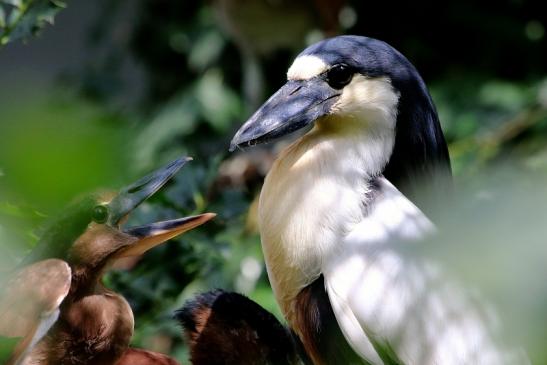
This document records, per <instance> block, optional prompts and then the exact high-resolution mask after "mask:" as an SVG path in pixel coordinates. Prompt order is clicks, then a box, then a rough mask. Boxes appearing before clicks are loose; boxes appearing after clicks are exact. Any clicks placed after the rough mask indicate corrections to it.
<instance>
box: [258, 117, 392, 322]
mask: <svg viewBox="0 0 547 365" xmlns="http://www.w3.org/2000/svg"><path fill="white" fill-rule="evenodd" d="M323 122H324V123H319V124H318V125H317V126H316V127H315V128H314V129H313V130H312V131H311V132H309V133H308V134H306V135H305V136H304V137H302V138H301V139H299V140H298V141H296V142H295V143H293V144H292V145H291V146H290V147H288V148H287V149H286V150H284V151H283V152H282V153H281V155H280V156H279V158H278V159H277V160H276V162H275V163H274V166H273V167H272V169H271V171H270V173H269V174H268V176H267V177H266V181H265V183H264V187H263V189H262V193H261V196H260V206H259V224H260V233H261V239H262V245H263V250H264V255H265V258H266V263H267V267H268V273H269V276H270V281H271V284H272V287H273V289H274V292H275V294H276V297H277V300H278V302H279V303H280V305H281V307H282V310H283V312H284V314H285V316H286V317H287V319H288V320H289V321H290V320H291V317H292V312H293V310H292V308H291V302H292V300H293V299H294V297H295V296H296V295H297V294H298V292H299V291H300V290H301V289H302V288H304V287H305V286H307V285H308V284H310V283H311V282H313V281H314V280H315V279H316V278H317V277H318V276H319V275H320V274H321V272H322V269H323V267H324V265H323V263H324V260H325V259H326V258H328V257H329V256H331V255H336V249H337V248H339V246H338V247H337V243H339V242H341V239H342V238H343V237H344V236H345V235H346V233H347V232H348V231H349V230H350V229H351V227H353V226H354V225H355V224H356V223H358V222H359V221H360V220H361V219H362V218H363V215H364V209H363V208H364V207H363V204H366V203H367V202H366V201H365V197H366V196H367V192H368V191H369V189H370V185H369V181H370V179H371V178H373V177H374V176H376V175H378V174H379V172H380V171H381V170H382V168H383V167H384V165H385V163H386V162H387V159H388V158H389V155H390V153H391V149H392V147H393V137H394V135H393V133H392V132H391V133H385V134H384V135H382V134H381V133H379V132H378V131H376V132H373V133H371V131H368V133H367V132H366V129H367V128H364V130H363V131H359V130H354V128H351V129H352V130H351V131H350V130H349V129H348V130H347V131H341V130H331V129H329V128H328V124H330V122H327V121H323ZM344 122H349V121H344V120H337V121H336V123H337V124H338V123H344ZM346 132H347V133H346ZM350 132H351V133H350Z"/></svg>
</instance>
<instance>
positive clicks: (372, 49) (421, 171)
mask: <svg viewBox="0 0 547 365" xmlns="http://www.w3.org/2000/svg"><path fill="white" fill-rule="evenodd" d="M342 65H347V68H346V67H345V66H342ZM350 71H352V72H350ZM325 73H326V81H327V82H325V78H323V77H321V75H325ZM310 124H311V125H313V128H312V129H311V130H310V131H308V132H307V133H306V134H304V135H303V136H302V137H300V138H299V139H297V140H296V141H295V142H294V143H293V144H291V145H290V146H289V147H287V148H285V149H284V150H283V151H282V152H281V153H280V154H279V156H278V158H277V160H276V161H275V162H274V164H273V166H272V168H271V170H270V171H269V173H268V175H267V176H266V179H265V181H264V186H263V188H262V191H261V194H260V201H259V209H258V211H259V213H258V214H259V217H258V219H259V227H260V236H261V241H262V248H263V251H264V257H265V260H266V265H267V267H268V275H269V278H270V283H271V285H272V288H273V291H274V294H275V297H276V299H277V301H278V303H279V305H280V307H281V310H282V312H283V314H284V316H285V318H286V319H287V321H288V324H289V326H290V327H291V329H292V330H293V331H294V333H296V335H297V336H298V337H299V339H300V341H301V342H302V344H303V346H304V348H305V350H306V352H307V354H308V355H309V357H310V358H311V359H312V361H313V363H314V364H407V365H409V364H420V365H429V364H459V365H462V364H479V363H480V364H516V363H519V364H520V363H525V362H522V361H521V360H522V358H520V359H519V360H516V359H517V358H516V357H511V355H514V352H511V351H510V350H509V349H508V348H505V349H504V347H503V346H498V343H497V341H496V339H495V336H494V335H493V333H494V332H495V331H492V328H490V327H489V323H488V321H487V320H486V319H485V318H484V317H483V316H482V315H481V314H480V313H481V311H480V310H478V309H477V308H476V305H475V303H476V302H475V301H474V300H472V299H470V297H469V295H468V293H467V292H466V291H465V290H463V289H460V287H459V286H458V285H451V284H450V283H448V282H446V281H445V280H444V277H443V274H442V270H440V269H439V268H438V267H437V266H435V265H434V264H433V263H430V262H427V261H425V260H424V261H422V260H421V258H417V257H411V256H409V255H408V254H405V252H404V250H403V248H404V247H405V246H406V247H408V243H407V244H406V245H405V241H409V240H410V241H412V240H419V239H422V238H423V237H427V236H429V235H431V234H432V233H433V231H434V227H433V224H432V223H431V222H430V220H429V219H428V218H427V217H426V216H425V214H424V213H423V212H422V211H421V210H420V209H419V208H418V207H417V206H416V205H415V204H414V203H413V202H412V201H411V200H410V199H409V197H410V198H411V199H412V197H413V196H414V194H413V193H414V192H415V190H414V188H415V187H422V188H423V187H424V186H427V187H428V189H429V187H430V186H435V185H436V184H441V185H443V184H444V185H449V184H450V177H451V169H450V160H449V157H448V149H447V145H446V142H445V140H444V137H443V133H442V130H441V126H440V123H439V119H438V116H437V112H436V110H435V106H434V105H433V101H432V99H431V97H430V95H429V92H428V90H427V88H426V86H425V83H424V81H423V80H422V78H421V77H420V75H419V73H418V72H417V71H416V69H415V68H414V66H413V65H412V64H411V63H410V62H409V61H408V60H407V59H406V58H405V57H404V56H403V55H402V54H401V53H399V52H398V51H397V50H395V49H394V48H392V47H391V46H389V45H388V44H386V43H384V42H382V41H379V40H375V39H371V38H366V37H359V36H340V37H335V38H330V39H326V40H324V41H321V42H319V43H316V44H314V45H312V46H310V47H308V48H306V49H305V50H304V51H303V52H302V53H300V55H298V56H297V58H296V59H295V60H294V62H293V64H292V65H291V66H290V68H289V70H288V72H287V82H286V84H285V85H283V86H282V87H281V88H280V89H279V90H278V91H277V92H276V93H275V94H274V95H272V96H271V97H270V98H269V99H268V101H266V102H265V104H264V105H263V106H261V107H260V108H259V109H258V110H257V111H256V112H255V113H254V114H253V115H252V116H251V117H250V118H249V120H248V121H247V122H246V123H245V124H244V125H243V126H242V127H241V128H240V129H239V131H238V132H237V133H236V135H235V136H234V138H233V140H232V144H231V150H233V149H235V148H236V147H246V146H251V145H255V144H259V143H264V142H268V141H272V140H275V139H277V138H280V137H282V136H285V135H287V134H289V133H291V132H293V131H295V130H298V129H301V128H303V127H305V126H307V125H310ZM439 176H442V178H438V177H439ZM426 183H427V184H426ZM443 188H444V187H441V190H442V189H443ZM428 192H429V190H428ZM510 352H511V354H509V353H510Z"/></svg>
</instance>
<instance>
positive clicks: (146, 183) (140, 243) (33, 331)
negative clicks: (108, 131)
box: [0, 158, 214, 365]
mask: <svg viewBox="0 0 547 365" xmlns="http://www.w3.org/2000/svg"><path fill="white" fill-rule="evenodd" d="M188 160H189V158H180V159H177V160H176V161H173V162H171V163H170V164H169V165H167V166H165V167H163V168H161V169H159V170H157V171H155V172H153V173H151V174H150V175H148V176H146V177H144V178H142V179H140V180H139V181H137V182H136V183H134V184H132V185H130V186H128V187H126V188H124V189H121V191H119V192H118V193H102V194H93V195H89V196H86V197H84V198H83V199H80V200H78V201H76V202H75V203H73V205H72V206H70V207H69V208H67V209H65V210H64V211H63V213H62V214H61V216H60V217H57V218H56V219H54V220H53V221H52V222H51V223H50V225H49V226H48V228H47V229H46V231H45V233H44V234H43V235H42V237H41V239H40V241H39V242H38V244H37V246H36V249H35V250H34V251H33V252H31V254H30V255H29V257H28V258H27V259H26V260H24V264H26V266H24V267H22V268H21V269H20V270H19V271H18V272H16V273H14V275H13V276H12V277H11V279H10V280H9V281H8V283H7V284H5V285H4V286H3V288H2V291H1V293H0V294H1V296H0V334H2V335H4V336H11V337H22V340H21V341H20V342H19V344H18V346H17V347H16V350H15V353H14V354H13V356H12V358H11V360H10V361H9V362H8V364H17V365H19V364H22V365H58V364H66V365H76V364H88V365H92V364H97V365H99V364H100V365H109V364H115V363H116V361H118V360H119V359H120V357H121V356H122V355H124V353H125V352H126V351H128V346H129V342H130V340H131V337H132V335H133V325H134V319H133V312H132V311H131V308H130V306H129V304H128V303H127V301H126V300H125V299H124V298H123V297H122V296H121V295H119V294H116V293H114V292H113V291H111V290H109V289H107V288H106V287H105V286H103V284H102V282H101V278H102V276H103V274H104V273H105V271H106V270H108V269H109V268H110V267H111V265H112V264H113V263H114V262H115V261H116V260H118V259H120V258H124V257H128V256H136V255H141V254H143V253H145V252H146V251H148V250H149V249H151V248H153V247H154V246H157V245H159V244H160V243H162V242H164V241H167V240H169V239H171V238H173V237H175V236H178V235H180V234H182V233H184V232H186V231H188V230H190V229H192V228H195V227H197V226H199V225H201V224H203V223H205V222H207V221H208V220H210V219H211V218H213V217H214V214H212V213H205V214H199V215H195V216H190V217H185V218H179V219H173V220H168V221H164V222H157V223H152V224H148V225H144V226H139V227H132V228H125V227H123V223H124V221H125V220H126V218H127V216H128V215H129V214H130V213H131V211H132V210H134V209H135V208H136V207H137V206H138V205H139V204H141V203H142V202H143V201H144V200H146V199H147V198H148V197H150V196H151V195H153V194H154V193H155V192H156V191H158V190H159V189H160V188H161V187H162V186H163V185H164V184H165V183H166V182H167V181H169V179H170V178H171V177H173V176H174V175H175V173H176V172H177V171H178V170H179V169H180V168H181V167H182V166H183V165H184V164H185V163H186V162H187V161H188ZM129 351H130V352H129V353H127V354H126V356H131V358H132V359H133V361H132V363H133V364H137V363H140V362H138V361H137V360H138V359H139V358H141V359H142V358H145V359H149V360H150V359H151V358H153V357H155V358H158V359H163V360H165V361H164V362H147V364H149V363H150V364H156V363H157V364H174V363H175V362H174V361H171V360H168V359H165V358H164V357H162V356H161V355H154V354H151V353H148V352H146V351H144V350H143V351H140V350H129Z"/></svg>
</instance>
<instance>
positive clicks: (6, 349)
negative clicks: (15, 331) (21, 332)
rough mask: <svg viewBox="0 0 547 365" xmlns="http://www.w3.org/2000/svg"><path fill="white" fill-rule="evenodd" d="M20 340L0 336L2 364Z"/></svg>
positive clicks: (0, 359) (0, 360) (0, 358)
mask: <svg viewBox="0 0 547 365" xmlns="http://www.w3.org/2000/svg"><path fill="white" fill-rule="evenodd" d="M18 341H19V338H8V337H2V336H0V362H1V363H2V364H3V363H4V362H6V361H8V359H9V357H10V355H11V353H12V352H13V350H14V349H15V346H16V345H17V342H18Z"/></svg>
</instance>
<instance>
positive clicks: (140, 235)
mask: <svg viewBox="0 0 547 365" xmlns="http://www.w3.org/2000/svg"><path fill="white" fill-rule="evenodd" d="M215 216H216V214H214V213H204V214H199V215H194V216H191V217H185V218H179V219H173V220H169V221H164V222H156V223H152V224H147V225H145V226H139V227H134V228H130V229H128V230H126V231H125V233H127V234H129V235H130V236H133V237H135V238H137V241H136V242H134V243H133V244H131V245H130V246H128V247H127V248H125V249H123V250H122V251H121V252H120V253H119V254H118V255H117V258H121V257H128V256H138V255H142V254H143V253H145V252H146V251H148V250H149V249H151V248H153V247H155V246H157V245H159V244H160V243H163V242H165V241H167V240H170V239H171V238H174V237H176V236H178V235H180V234H182V233H184V232H187V231H189V230H191V229H193V228H195V227H197V226H200V225H202V224H203V223H205V222H207V221H209V220H211V219H213V218H214V217H215Z"/></svg>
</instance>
